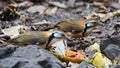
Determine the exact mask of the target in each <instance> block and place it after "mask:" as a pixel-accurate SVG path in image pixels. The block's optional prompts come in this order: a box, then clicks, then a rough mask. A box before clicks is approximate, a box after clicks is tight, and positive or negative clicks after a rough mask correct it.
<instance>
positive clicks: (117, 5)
mask: <svg viewBox="0 0 120 68" xmlns="http://www.w3.org/2000/svg"><path fill="white" fill-rule="evenodd" d="M110 6H111V7H112V8H114V9H120V4H119V3H112V4H111V5H110Z"/></svg>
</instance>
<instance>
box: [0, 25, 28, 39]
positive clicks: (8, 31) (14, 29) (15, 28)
mask: <svg viewBox="0 0 120 68" xmlns="http://www.w3.org/2000/svg"><path fill="white" fill-rule="evenodd" d="M22 28H24V29H26V30H27V29H29V28H28V27H27V26H24V25H18V26H13V27H10V28H6V29H3V30H2V32H3V33H4V34H5V35H8V36H10V38H11V39H12V38H15V37H17V36H18V35H20V32H19V29H22Z"/></svg>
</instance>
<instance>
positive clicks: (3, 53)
mask: <svg viewBox="0 0 120 68" xmlns="http://www.w3.org/2000/svg"><path fill="white" fill-rule="evenodd" d="M15 49H16V47H5V48H4V47H2V48H0V59H3V58H5V57H8V56H10V55H11V54H12V53H13V52H14V51H15Z"/></svg>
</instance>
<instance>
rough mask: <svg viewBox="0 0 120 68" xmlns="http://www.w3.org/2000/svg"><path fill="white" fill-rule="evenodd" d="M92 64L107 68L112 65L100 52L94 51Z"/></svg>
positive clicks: (98, 67) (99, 67)
mask: <svg viewBox="0 0 120 68" xmlns="http://www.w3.org/2000/svg"><path fill="white" fill-rule="evenodd" d="M92 64H93V65H95V66H96V67H97V68H109V67H110V66H111V65H112V62H111V60H109V59H108V58H107V57H106V56H104V55H103V54H102V53H100V52H96V53H95V54H94V55H93V59H92Z"/></svg>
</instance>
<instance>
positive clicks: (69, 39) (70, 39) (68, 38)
mask: <svg viewBox="0 0 120 68" xmlns="http://www.w3.org/2000/svg"><path fill="white" fill-rule="evenodd" d="M65 39H67V40H68V41H72V40H73V39H72V38H71V37H68V36H65Z"/></svg>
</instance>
